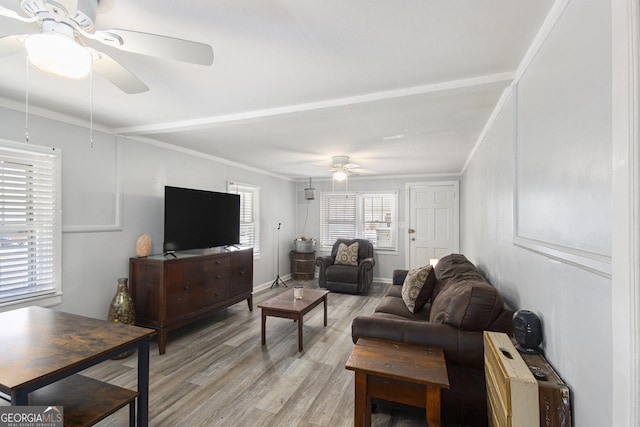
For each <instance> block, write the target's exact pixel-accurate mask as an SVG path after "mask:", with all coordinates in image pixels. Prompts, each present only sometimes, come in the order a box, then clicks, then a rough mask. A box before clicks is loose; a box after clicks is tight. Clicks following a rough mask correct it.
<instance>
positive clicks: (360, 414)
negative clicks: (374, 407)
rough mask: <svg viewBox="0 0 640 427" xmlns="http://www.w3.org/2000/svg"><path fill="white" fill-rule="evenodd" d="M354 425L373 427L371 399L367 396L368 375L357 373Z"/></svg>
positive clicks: (357, 426)
mask: <svg viewBox="0 0 640 427" xmlns="http://www.w3.org/2000/svg"><path fill="white" fill-rule="evenodd" d="M355 374H356V381H355V383H356V384H355V402H354V406H355V409H354V413H353V425H354V426H355V427H362V426H363V425H365V426H367V427H369V426H371V398H369V396H367V374H366V373H364V372H357V371H356V373H355Z"/></svg>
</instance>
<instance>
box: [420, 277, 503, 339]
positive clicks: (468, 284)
mask: <svg viewBox="0 0 640 427" xmlns="http://www.w3.org/2000/svg"><path fill="white" fill-rule="evenodd" d="M503 304H504V301H503V299H502V297H501V296H500V294H499V293H498V291H497V290H496V289H495V288H494V287H493V286H491V285H490V284H488V283H486V282H480V281H476V280H463V281H460V282H456V283H451V284H450V285H449V286H446V287H445V288H444V289H443V290H442V292H440V294H438V296H437V297H436V298H435V299H434V300H433V303H432V304H431V313H430V316H429V321H430V322H433V323H446V324H448V325H451V326H455V327H457V328H459V329H462V330H468V331H482V330H485V329H488V328H489V326H490V325H491V323H493V321H494V320H495V319H496V317H497V316H498V314H500V311H502V308H503Z"/></svg>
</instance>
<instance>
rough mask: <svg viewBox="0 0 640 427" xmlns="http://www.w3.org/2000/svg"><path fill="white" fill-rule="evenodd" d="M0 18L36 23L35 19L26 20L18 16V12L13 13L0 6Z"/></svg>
mask: <svg viewBox="0 0 640 427" xmlns="http://www.w3.org/2000/svg"><path fill="white" fill-rule="evenodd" d="M0 16H6V17H7V18H12V19H17V20H18V21H22V22H36V21H37V18H35V17H33V18H27V17H25V16H22V15H19V14H18V12H16V11H13V10H11V9H7V8H6V7H4V6H0Z"/></svg>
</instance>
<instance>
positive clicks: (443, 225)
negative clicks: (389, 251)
mask: <svg viewBox="0 0 640 427" xmlns="http://www.w3.org/2000/svg"><path fill="white" fill-rule="evenodd" d="M406 188H407V191H406V194H407V202H408V206H407V212H408V215H409V220H408V221H407V223H408V226H407V228H406V230H407V236H406V237H407V238H406V241H407V244H406V245H405V246H406V248H407V253H408V254H409V256H408V257H406V258H405V259H406V260H407V262H408V265H407V266H406V267H407V268H408V269H412V268H417V267H420V266H422V265H426V264H428V263H429V260H430V259H433V258H441V257H443V256H445V255H448V254H450V253H458V251H459V245H460V237H459V235H460V224H459V217H460V215H459V194H458V192H459V183H458V181H443V182H437V181H435V182H422V183H407V185H406Z"/></svg>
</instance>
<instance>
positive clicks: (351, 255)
mask: <svg viewBox="0 0 640 427" xmlns="http://www.w3.org/2000/svg"><path fill="white" fill-rule="evenodd" d="M358 246H359V244H358V242H355V243H353V244H351V245H349V246H347V245H345V244H344V243H340V246H339V247H338V252H336V260H335V261H334V263H335V264H339V265H352V266H357V265H358Z"/></svg>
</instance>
